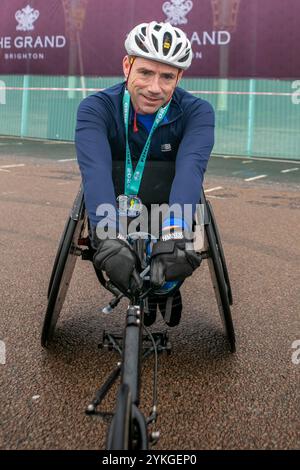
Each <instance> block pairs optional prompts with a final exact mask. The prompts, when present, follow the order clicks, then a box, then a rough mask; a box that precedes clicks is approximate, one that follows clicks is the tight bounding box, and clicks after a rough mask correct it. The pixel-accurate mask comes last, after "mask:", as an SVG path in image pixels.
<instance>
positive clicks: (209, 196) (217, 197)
mask: <svg viewBox="0 0 300 470" xmlns="http://www.w3.org/2000/svg"><path fill="white" fill-rule="evenodd" d="M207 197H208V198H212V199H224V197H222V196H213V195H212V194H208V195H207Z"/></svg>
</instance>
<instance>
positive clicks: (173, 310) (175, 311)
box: [158, 289, 182, 326]
mask: <svg viewBox="0 0 300 470" xmlns="http://www.w3.org/2000/svg"><path fill="white" fill-rule="evenodd" d="M158 305H159V310H160V312H161V314H162V316H163V319H164V321H165V322H166V324H167V325H168V326H176V325H178V324H179V323H180V319H181V312H182V299H181V294H180V290H179V289H178V290H177V291H176V292H175V293H174V294H173V295H172V296H169V297H163V298H162V297H161V298H160V299H159V303H158Z"/></svg>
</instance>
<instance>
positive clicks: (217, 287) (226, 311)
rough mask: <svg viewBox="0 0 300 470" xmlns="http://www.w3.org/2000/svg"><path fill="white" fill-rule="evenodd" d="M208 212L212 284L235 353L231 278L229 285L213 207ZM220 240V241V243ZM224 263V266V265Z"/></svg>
mask: <svg viewBox="0 0 300 470" xmlns="http://www.w3.org/2000/svg"><path fill="white" fill-rule="evenodd" d="M207 207H208V211H209V213H210V216H211V223H208V224H207V225H205V233H206V237H207V242H208V249H209V254H210V257H209V258H208V259H207V261H208V266H209V271H210V275H211V280H212V284H213V287H214V292H215V296H216V300H217V304H218V308H219V312H220V316H221V319H222V322H223V325H224V328H225V331H226V334H227V338H228V341H229V345H230V350H231V352H235V333H234V326H233V322H232V316H231V311H230V298H231V301H232V294H231V288H230V283H229V276H228V272H227V269H226V273H227V279H228V284H227V282H226V276H225V273H224V268H223V266H225V268H226V263H225V257H224V252H223V250H222V245H221V240H220V237H219V233H218V232H216V227H217V225H216V222H215V219H214V223H213V212H212V207H211V205H208V203H207ZM218 240H219V241H218ZM221 253H223V262H222V255H221ZM223 263H224V265H223Z"/></svg>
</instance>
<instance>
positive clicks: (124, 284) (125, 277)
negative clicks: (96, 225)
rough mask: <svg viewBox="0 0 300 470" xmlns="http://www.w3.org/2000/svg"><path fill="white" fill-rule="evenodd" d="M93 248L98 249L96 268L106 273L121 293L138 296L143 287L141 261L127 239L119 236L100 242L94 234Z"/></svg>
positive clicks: (95, 258)
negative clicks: (139, 271)
mask: <svg viewBox="0 0 300 470" xmlns="http://www.w3.org/2000/svg"><path fill="white" fill-rule="evenodd" d="M92 246H93V247H94V248H95V249H96V253H95V254H94V257H93V263H94V266H95V268H96V269H101V270H103V271H105V272H106V274H107V275H108V277H109V279H110V280H111V281H112V283H113V284H115V286H116V287H117V288H118V289H119V290H120V291H121V292H123V293H125V294H128V293H129V292H128V291H129V290H130V293H132V294H137V293H138V291H139V290H140V289H141V288H142V285H143V281H142V279H141V278H140V276H139V273H138V270H137V268H138V267H139V259H138V257H137V255H136V253H135V252H134V251H133V250H132V248H131V247H130V245H129V244H128V243H127V241H126V239H125V238H124V237H123V236H121V235H120V234H119V235H118V236H117V238H116V239H109V238H107V239H105V240H99V239H98V237H97V236H96V234H95V232H94V234H93V241H92Z"/></svg>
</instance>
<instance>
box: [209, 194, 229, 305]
mask: <svg viewBox="0 0 300 470" xmlns="http://www.w3.org/2000/svg"><path fill="white" fill-rule="evenodd" d="M207 206H208V213H209V216H210V220H211V223H212V226H213V230H214V233H215V237H216V242H217V248H218V252H219V255H220V260H221V263H222V268H223V273H224V278H225V282H226V286H227V293H228V301H229V305H232V304H233V299H232V290H231V285H230V279H229V274H228V269H227V265H226V260H225V254H224V250H223V246H222V242H221V237H220V232H219V229H218V225H217V222H216V218H215V214H214V212H213V209H212V206H211V203H210V201H207Z"/></svg>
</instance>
